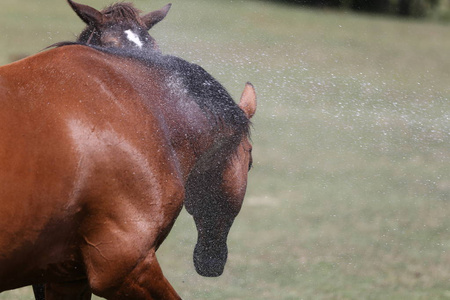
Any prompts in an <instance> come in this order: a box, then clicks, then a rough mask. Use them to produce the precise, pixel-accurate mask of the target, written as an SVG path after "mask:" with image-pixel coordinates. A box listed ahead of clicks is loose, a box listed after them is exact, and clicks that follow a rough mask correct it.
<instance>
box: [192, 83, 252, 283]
mask: <svg viewBox="0 0 450 300" xmlns="http://www.w3.org/2000/svg"><path fill="white" fill-rule="evenodd" d="M239 108H240V109H241V110H242V112H243V113H244V114H245V117H246V118H247V119H248V120H249V119H250V118H251V117H252V116H253V115H254V113H255V111H256V94H255V90H254V88H253V86H252V85H251V84H249V83H248V84H247V85H246V87H245V89H244V92H243V94H242V97H241V100H240V103H239ZM238 137H239V139H238V140H237V141H235V142H233V144H237V147H235V148H234V149H233V151H232V152H231V153H228V155H226V157H225V158H223V159H219V160H217V161H216V162H215V163H211V162H209V164H210V168H209V169H207V170H202V171H199V172H198V173H194V174H193V175H192V176H193V178H192V180H188V184H187V192H188V193H187V198H186V201H185V207H186V209H187V211H188V212H189V213H190V214H192V215H193V217H194V220H195V223H196V226H197V232H198V240H197V245H196V246H195V250H194V265H195V268H196V270H197V273H199V274H200V275H202V276H207V277H215V276H220V275H221V274H222V272H223V269H224V266H225V263H226V261H227V256H228V248H227V236H228V232H229V230H230V228H231V225H232V224H233V221H234V219H235V217H236V216H237V214H238V213H239V211H240V209H241V206H242V202H243V200H244V195H245V191H246V188H247V174H248V172H249V170H250V168H251V165H252V154H251V151H252V146H251V144H250V141H249V137H248V135H247V134H245V135H242V136H238ZM225 148H226V147H225ZM219 156H220V154H219Z"/></svg>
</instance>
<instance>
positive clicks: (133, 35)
mask: <svg viewBox="0 0 450 300" xmlns="http://www.w3.org/2000/svg"><path fill="white" fill-rule="evenodd" d="M125 33H126V34H127V38H128V40H129V41H130V42H133V43H135V44H136V45H137V46H138V47H139V48H142V46H143V45H144V44H143V43H142V41H141V40H140V39H139V36H138V35H137V34H136V33H134V32H133V31H131V30H130V29H128V30H125Z"/></svg>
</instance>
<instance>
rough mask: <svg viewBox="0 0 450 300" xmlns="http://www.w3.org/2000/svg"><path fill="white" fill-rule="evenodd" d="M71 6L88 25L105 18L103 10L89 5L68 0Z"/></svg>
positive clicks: (97, 22) (98, 22)
mask: <svg viewBox="0 0 450 300" xmlns="http://www.w3.org/2000/svg"><path fill="white" fill-rule="evenodd" d="M67 2H68V3H69V5H70V7H72V9H73V10H74V11H75V12H76V14H77V15H78V16H79V17H80V18H81V20H83V22H84V23H86V24H87V25H97V24H100V23H101V22H102V20H103V15H102V13H101V12H99V11H98V10H96V9H95V8H93V7H90V6H88V5H83V4H79V3H76V2H73V1H72V0H67Z"/></svg>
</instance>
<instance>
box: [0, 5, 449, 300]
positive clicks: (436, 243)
mask: <svg viewBox="0 0 450 300" xmlns="http://www.w3.org/2000/svg"><path fill="white" fill-rule="evenodd" d="M136 3H137V6H138V7H139V8H141V9H143V10H145V11H150V10H153V9H157V8H160V7H162V6H163V5H164V4H166V2H165V1H152V2H151V3H148V1H136ZM89 4H91V5H93V6H95V7H97V8H100V7H102V6H104V5H106V4H109V2H108V1H103V0H102V1H100V0H96V1H89ZM49 7H51V9H48V8H49ZM82 28H83V25H82V23H81V21H79V20H78V18H77V17H76V16H75V14H74V13H73V12H71V10H70V8H69V7H68V5H67V4H66V3H65V1H62V0H61V1H56V0H52V1H50V0H41V1H25V0H3V1H2V3H1V4H0V32H1V36H2V38H1V39H0V53H1V54H2V55H1V56H0V62H1V63H7V62H8V61H9V60H10V59H11V57H14V56H16V55H22V54H32V53H35V52H37V51H39V50H40V49H42V48H44V47H45V46H47V45H49V44H51V43H54V42H56V41H61V40H67V39H70V40H73V39H74V34H76V33H78V32H80V31H81V29H82ZM449 29H450V28H449V26H448V25H442V24H436V23H429V22H423V21H412V20H399V19H390V18H385V17H372V16H368V15H354V14H348V13H343V12H335V11H328V10H325V11H320V10H318V11H317V10H309V9H302V8H297V7H295V6H279V5H273V4H271V3H269V2H265V1H218V0H217V1H212V0H209V1H206V0H193V1H189V2H188V1H184V2H181V1H179V2H176V1H175V2H173V6H172V10H171V12H170V13H169V15H168V17H167V19H166V20H164V21H163V22H162V23H161V24H158V25H157V26H156V27H155V28H154V29H152V33H153V35H154V37H155V38H156V39H157V40H158V41H159V43H160V45H161V48H162V50H163V51H164V52H165V53H171V54H176V55H179V56H181V57H183V58H186V59H188V60H190V61H193V62H196V63H199V64H201V65H202V66H203V67H205V68H206V69H207V70H209V71H210V73H212V74H213V75H214V76H215V77H216V78H217V79H219V81H221V82H222V83H223V84H224V85H225V86H226V87H227V88H228V89H229V91H230V92H231V93H232V94H233V96H234V97H235V98H236V99H238V97H239V95H240V93H241V91H242V89H243V87H244V83H245V82H246V81H251V82H252V83H253V84H254V85H255V86H256V88H257V93H258V101H259V102H258V111H257V115H256V116H255V118H254V121H253V123H254V133H253V143H254V160H255V167H254V169H253V170H252V171H251V174H250V182H249V189H248V194H247V197H246V202H245V205H244V207H243V209H242V212H241V214H240V215H239V217H238V219H237V220H236V223H235V225H234V227H233V228H232V231H231V234H230V238H229V248H230V256H229V261H228V264H227V267H226V270H225V273H224V275H223V276H221V277H220V278H215V279H211V278H202V277H200V276H198V275H197V274H196V273H195V270H194V268H193V265H192V262H191V257H192V251H193V247H194V243H195V238H196V232H195V229H194V224H193V221H192V220H191V219H190V218H189V217H188V216H187V215H186V214H185V213H183V214H182V215H181V216H180V218H179V219H178V220H177V223H176V224H175V227H174V229H173V231H172V233H171V234H170V236H169V238H168V239H167V240H166V242H165V243H164V244H163V246H162V247H161V249H160V251H159V252H158V256H159V259H160V261H161V264H162V268H163V270H164V272H165V274H166V276H167V277H168V279H169V281H171V283H172V284H173V285H174V287H175V288H176V290H177V291H178V292H179V293H180V294H181V295H182V297H184V298H186V299H448V298H450V285H449V278H450V218H449V216H450V102H449V99H450V85H449V83H450V56H449V53H450V30H449ZM30 297H31V294H30V290H29V289H28V288H26V289H21V290H17V291H11V292H7V293H2V294H1V295H0V299H30Z"/></svg>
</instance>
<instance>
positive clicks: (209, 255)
mask: <svg viewBox="0 0 450 300" xmlns="http://www.w3.org/2000/svg"><path fill="white" fill-rule="evenodd" d="M227 257H228V248H227V244H226V243H225V244H222V243H221V244H220V245H218V244H215V245H209V246H207V245H206V244H204V243H197V245H195V250H194V266H195V270H196V271H197V273H198V274H199V275H201V276H204V277H218V276H220V275H222V273H223V269H224V268H225V263H226V262H227Z"/></svg>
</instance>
